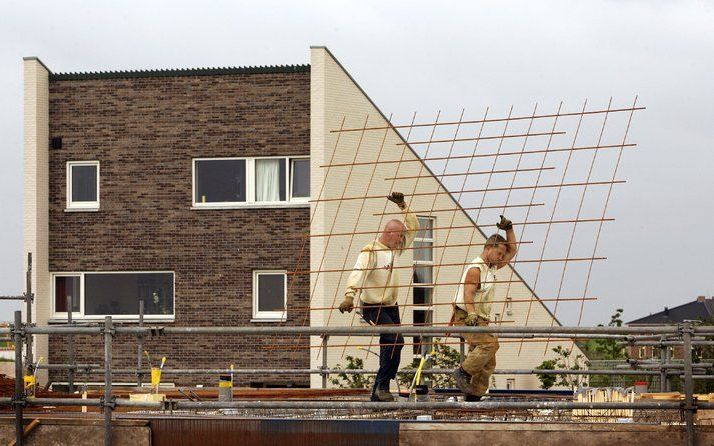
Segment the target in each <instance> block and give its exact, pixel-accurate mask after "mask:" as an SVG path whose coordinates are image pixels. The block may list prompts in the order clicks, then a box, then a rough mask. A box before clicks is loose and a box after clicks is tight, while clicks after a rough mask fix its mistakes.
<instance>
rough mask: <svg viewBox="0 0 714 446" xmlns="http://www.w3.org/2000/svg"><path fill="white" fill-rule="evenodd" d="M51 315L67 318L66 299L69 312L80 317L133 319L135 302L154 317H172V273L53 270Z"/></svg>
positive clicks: (135, 311) (135, 312)
mask: <svg viewBox="0 0 714 446" xmlns="http://www.w3.org/2000/svg"><path fill="white" fill-rule="evenodd" d="M52 277H53V278H52V293H53V296H54V300H53V316H54V317H57V318H66V317H67V298H68V297H71V299H72V313H73V316H74V315H76V317H78V318H83V319H102V318H104V316H113V317H116V318H118V319H122V318H124V319H136V318H138V316H139V301H142V300H143V301H144V315H145V316H146V317H149V318H155V319H157V318H158V319H170V318H173V316H174V274H173V273H172V272H106V273H103V272H102V273H99V272H96V273H95V272H93V273H56V274H53V276H52Z"/></svg>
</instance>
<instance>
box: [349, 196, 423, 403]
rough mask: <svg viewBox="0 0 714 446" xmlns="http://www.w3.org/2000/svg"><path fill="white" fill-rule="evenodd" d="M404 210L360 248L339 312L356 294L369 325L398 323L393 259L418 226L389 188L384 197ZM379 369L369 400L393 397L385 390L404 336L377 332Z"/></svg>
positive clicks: (398, 355)
mask: <svg viewBox="0 0 714 446" xmlns="http://www.w3.org/2000/svg"><path fill="white" fill-rule="evenodd" d="M387 199H388V200H389V201H392V202H394V203H395V204H396V205H397V206H399V209H401V210H402V212H403V213H404V221H405V222H406V225H405V224H404V223H402V222H401V221H400V220H390V221H389V222H387V224H386V225H385V226H384V230H383V231H382V233H381V235H380V236H379V238H378V239H377V240H375V241H373V242H371V243H369V244H367V245H366V246H365V247H364V248H362V250H361V252H360V254H359V256H358V257H357V262H356V263H355V266H354V269H353V270H352V272H351V273H350V276H349V278H348V279H347V290H346V291H345V298H344V300H343V301H342V303H341V304H340V306H339V309H340V312H341V313H343V312H345V311H347V312H350V311H352V309H353V308H354V300H355V296H358V297H359V300H360V307H361V308H362V318H363V319H364V320H365V321H367V322H368V323H370V324H372V325H399V324H400V322H399V307H398V305H397V296H398V294H399V288H397V287H396V286H397V285H399V277H398V274H397V270H395V269H394V261H395V258H396V257H397V256H399V255H400V254H401V253H402V252H403V250H404V248H407V247H409V246H410V245H411V244H412V241H413V240H414V237H415V236H416V233H417V230H418V229H419V221H418V220H417V218H416V215H414V214H413V213H411V212H410V211H409V208H408V207H407V204H406V203H405V202H404V194H402V193H400V192H393V193H392V194H391V195H390V196H388V197H387ZM379 344H380V348H379V370H378V371H377V376H376V378H375V381H374V386H373V387H372V397H371V401H383V402H388V401H394V396H392V394H391V393H389V383H390V381H391V380H392V379H396V377H397V370H398V369H399V361H400V359H401V352H402V347H403V346H404V337H403V336H402V335H401V334H396V335H395V334H386V333H382V334H380V336H379Z"/></svg>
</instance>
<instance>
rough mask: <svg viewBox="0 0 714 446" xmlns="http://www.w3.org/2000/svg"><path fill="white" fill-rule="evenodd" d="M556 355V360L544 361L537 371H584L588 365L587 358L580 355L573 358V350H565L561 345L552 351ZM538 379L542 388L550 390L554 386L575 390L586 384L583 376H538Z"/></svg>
mask: <svg viewBox="0 0 714 446" xmlns="http://www.w3.org/2000/svg"><path fill="white" fill-rule="evenodd" d="M552 350H553V352H554V353H555V354H556V357H555V359H547V360H545V361H543V362H542V363H541V364H540V365H539V366H538V367H536V369H539V370H584V369H585V368H586V367H587V365H588V363H587V361H586V360H585V356H583V355H581V354H580V353H578V354H577V355H575V356H573V349H572V348H570V349H567V348H564V347H563V346H561V345H558V346H557V347H555V348H553V349H552ZM537 376H538V379H539V380H540V382H541V388H543V389H549V388H551V387H553V386H563V387H570V388H571V389H574V388H576V387H579V386H581V385H582V384H584V382H585V378H584V377H583V376H581V375H571V374H565V373H562V374H557V375H551V374H548V375H546V374H538V375H537Z"/></svg>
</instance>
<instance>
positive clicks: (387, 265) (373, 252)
mask: <svg viewBox="0 0 714 446" xmlns="http://www.w3.org/2000/svg"><path fill="white" fill-rule="evenodd" d="M402 212H403V213H404V224H405V226H406V227H407V231H406V233H405V234H404V238H405V240H404V246H403V248H408V247H409V246H411V244H412V242H413V241H414V237H416V234H417V231H418V230H419V220H418V219H417V217H416V215H414V214H413V213H412V212H411V211H410V210H409V208H408V207H407V208H404V210H403V211H402ZM402 252H403V250H399V251H394V250H391V249H389V248H388V247H387V246H385V245H384V244H382V243H381V242H380V241H379V240H375V241H373V242H371V243H369V244H367V245H366V246H365V247H364V248H362V250H361V251H360V253H359V256H357V262H356V263H355V266H354V268H353V270H352V272H351V273H350V276H349V278H348V279H347V290H346V291H345V297H353V298H354V297H355V296H358V297H359V298H360V300H361V301H362V302H364V303H367V304H379V303H381V304H383V305H393V304H394V303H395V302H396V301H397V296H398V295H399V288H397V287H396V286H397V285H399V274H398V272H397V270H395V269H394V261H395V258H396V257H397V256H399V255H401V253H402ZM371 287H377V288H371ZM364 288H366V289H364Z"/></svg>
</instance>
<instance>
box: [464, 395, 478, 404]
mask: <svg viewBox="0 0 714 446" xmlns="http://www.w3.org/2000/svg"><path fill="white" fill-rule="evenodd" d="M477 401H481V396H480V395H471V394H470V393H466V394H464V402H465V403H475V402H477Z"/></svg>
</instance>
